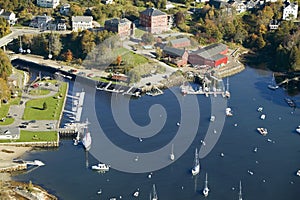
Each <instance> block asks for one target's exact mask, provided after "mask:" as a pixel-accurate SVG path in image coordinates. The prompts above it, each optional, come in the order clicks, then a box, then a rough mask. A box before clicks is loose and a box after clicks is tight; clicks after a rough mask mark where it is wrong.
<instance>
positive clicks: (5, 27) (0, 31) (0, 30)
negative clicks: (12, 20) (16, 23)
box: [0, 17, 10, 38]
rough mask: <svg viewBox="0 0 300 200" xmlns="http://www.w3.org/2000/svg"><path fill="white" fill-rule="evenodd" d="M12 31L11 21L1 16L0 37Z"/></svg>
mask: <svg viewBox="0 0 300 200" xmlns="http://www.w3.org/2000/svg"><path fill="white" fill-rule="evenodd" d="M9 33H10V26H9V23H8V22H7V21H6V20H5V19H4V18H3V17H0V38H2V37H3V36H5V35H7V34H9Z"/></svg>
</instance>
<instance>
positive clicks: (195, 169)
mask: <svg viewBox="0 0 300 200" xmlns="http://www.w3.org/2000/svg"><path fill="white" fill-rule="evenodd" d="M199 172H200V163H199V155H198V149H197V148H196V150H195V160H194V167H193V168H192V174H193V176H195V175H197V174H199Z"/></svg>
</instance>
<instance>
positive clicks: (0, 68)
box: [0, 49, 12, 80]
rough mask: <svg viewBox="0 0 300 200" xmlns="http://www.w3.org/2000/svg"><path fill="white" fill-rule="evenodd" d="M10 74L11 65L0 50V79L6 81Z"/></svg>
mask: <svg viewBox="0 0 300 200" xmlns="http://www.w3.org/2000/svg"><path fill="white" fill-rule="evenodd" d="M11 73H12V65H11V62H10V60H9V58H8V57H7V55H6V54H5V53H4V51H3V50H2V49H0V78H2V79H4V80H7V78H8V76H9V75H10V74H11Z"/></svg>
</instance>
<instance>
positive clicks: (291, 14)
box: [282, 1, 298, 20]
mask: <svg viewBox="0 0 300 200" xmlns="http://www.w3.org/2000/svg"><path fill="white" fill-rule="evenodd" d="M284 5H285V6H284V8H283V13H282V19H283V20H291V19H297V17H298V4H297V3H291V2H289V1H286V2H285V3H284Z"/></svg>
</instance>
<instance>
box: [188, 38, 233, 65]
mask: <svg viewBox="0 0 300 200" xmlns="http://www.w3.org/2000/svg"><path fill="white" fill-rule="evenodd" d="M227 52H228V47H227V46H226V45H224V44H221V43H219V44H212V45H209V46H206V47H204V48H201V49H199V50H197V51H194V52H191V53H190V54H189V59H188V60H189V63H191V64H192V65H193V66H197V65H198V66H202V65H208V66H210V67H220V66H222V65H225V64H227V61H228V57H227V56H226V55H225V54H226V53H227Z"/></svg>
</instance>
